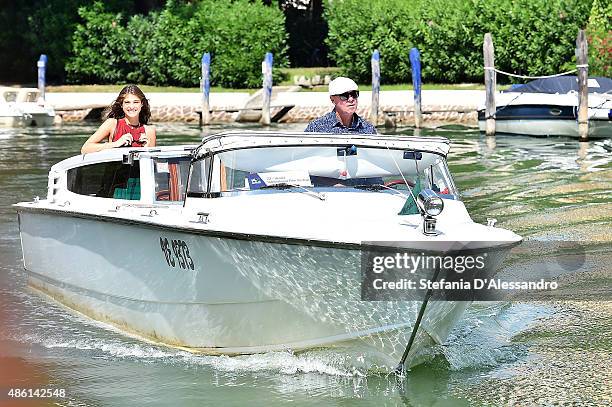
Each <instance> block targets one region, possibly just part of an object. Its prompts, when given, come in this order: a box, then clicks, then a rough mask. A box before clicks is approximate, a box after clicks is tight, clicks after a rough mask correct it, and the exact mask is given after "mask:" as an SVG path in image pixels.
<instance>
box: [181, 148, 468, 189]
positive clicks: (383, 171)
mask: <svg viewBox="0 0 612 407" xmlns="http://www.w3.org/2000/svg"><path fill="white" fill-rule="evenodd" d="M204 174H207V175H208V176H204ZM196 179H197V180H198V181H197V182H194V181H195V180H196ZM404 180H405V181H406V182H407V184H408V185H409V186H410V187H414V186H415V185H416V184H418V186H419V188H430V189H432V190H433V191H435V192H437V193H438V194H440V195H448V197H449V198H454V199H458V193H457V190H456V188H455V185H454V183H453V180H452V178H451V176H450V173H449V171H448V167H447V165H446V160H445V158H444V157H443V156H441V155H439V154H435V153H431V152H427V151H419V150H403V149H388V148H380V147H359V146H355V145H349V146H333V145H332V146H297V147H296V146H280V147H258V148H244V149H237V150H231V151H226V152H221V153H217V154H214V155H212V156H207V157H206V158H202V159H200V160H198V161H196V162H195V163H194V165H193V168H192V182H190V187H189V192H190V194H191V193H194V194H200V193H201V194H206V193H224V192H234V191H253V190H261V189H274V188H276V189H279V188H280V189H282V188H288V187H291V186H296V187H302V188H338V189H340V188H342V189H344V190H346V189H347V188H357V189H372V190H374V189H378V190H386V189H388V188H394V189H398V190H401V189H407V186H406V182H404Z"/></svg>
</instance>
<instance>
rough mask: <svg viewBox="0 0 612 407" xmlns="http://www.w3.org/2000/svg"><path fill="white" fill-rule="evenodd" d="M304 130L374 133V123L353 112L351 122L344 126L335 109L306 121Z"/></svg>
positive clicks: (313, 131)
mask: <svg viewBox="0 0 612 407" xmlns="http://www.w3.org/2000/svg"><path fill="white" fill-rule="evenodd" d="M304 131H305V132H311V133H362V134H376V127H374V125H373V124H372V123H370V122H368V121H366V120H364V119H362V118H361V117H359V115H357V114H356V113H355V114H353V122H352V123H351V125H350V126H349V127H346V126H345V125H344V124H342V122H341V121H340V120H339V119H338V116H336V110H332V111H331V112H329V113H327V114H325V115H323V116H321V117H319V118H318V119H315V120H313V121H311V122H310V123H308V126H306V130H304Z"/></svg>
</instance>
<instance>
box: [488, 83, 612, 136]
mask: <svg viewBox="0 0 612 407" xmlns="http://www.w3.org/2000/svg"><path fill="white" fill-rule="evenodd" d="M588 86H589V97H588V106H589V108H588V117H589V138H608V137H612V121H611V120H612V79H610V78H604V77H596V78H589V81H588ZM495 99H496V101H495V102H496V106H497V110H496V112H495V131H496V132H497V133H508V134H524V135H529V136H541V137H546V136H567V137H575V138H578V80H577V77H576V76H561V77H556V78H544V79H538V80H535V81H532V82H529V83H526V84H522V85H513V86H512V87H510V89H508V90H506V91H503V92H500V93H498V94H496V95H495ZM485 122H486V118H485V108H484V105H483V106H480V107H479V109H478V127H479V128H480V131H485Z"/></svg>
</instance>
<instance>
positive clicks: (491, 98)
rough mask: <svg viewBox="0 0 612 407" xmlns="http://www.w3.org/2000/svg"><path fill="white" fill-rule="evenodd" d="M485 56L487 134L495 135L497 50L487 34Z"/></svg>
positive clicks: (484, 46)
mask: <svg viewBox="0 0 612 407" xmlns="http://www.w3.org/2000/svg"><path fill="white" fill-rule="evenodd" d="M482 52H483V54H484V79H485V119H486V122H485V123H486V124H485V134H486V135H487V136H494V135H495V88H496V85H497V84H496V74H495V50H494V48H493V37H492V36H491V33H486V34H485V36H484V43H483V44H482Z"/></svg>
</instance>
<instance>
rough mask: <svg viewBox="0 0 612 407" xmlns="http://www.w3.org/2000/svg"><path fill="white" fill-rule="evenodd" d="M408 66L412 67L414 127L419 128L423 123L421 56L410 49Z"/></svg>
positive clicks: (416, 51) (413, 49) (416, 50)
mask: <svg viewBox="0 0 612 407" xmlns="http://www.w3.org/2000/svg"><path fill="white" fill-rule="evenodd" d="M410 66H411V67H412V87H413V89H414V126H415V127H416V128H420V127H421V125H422V123H423V114H422V112H421V54H420V53H419V50H418V49H416V48H411V49H410Z"/></svg>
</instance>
